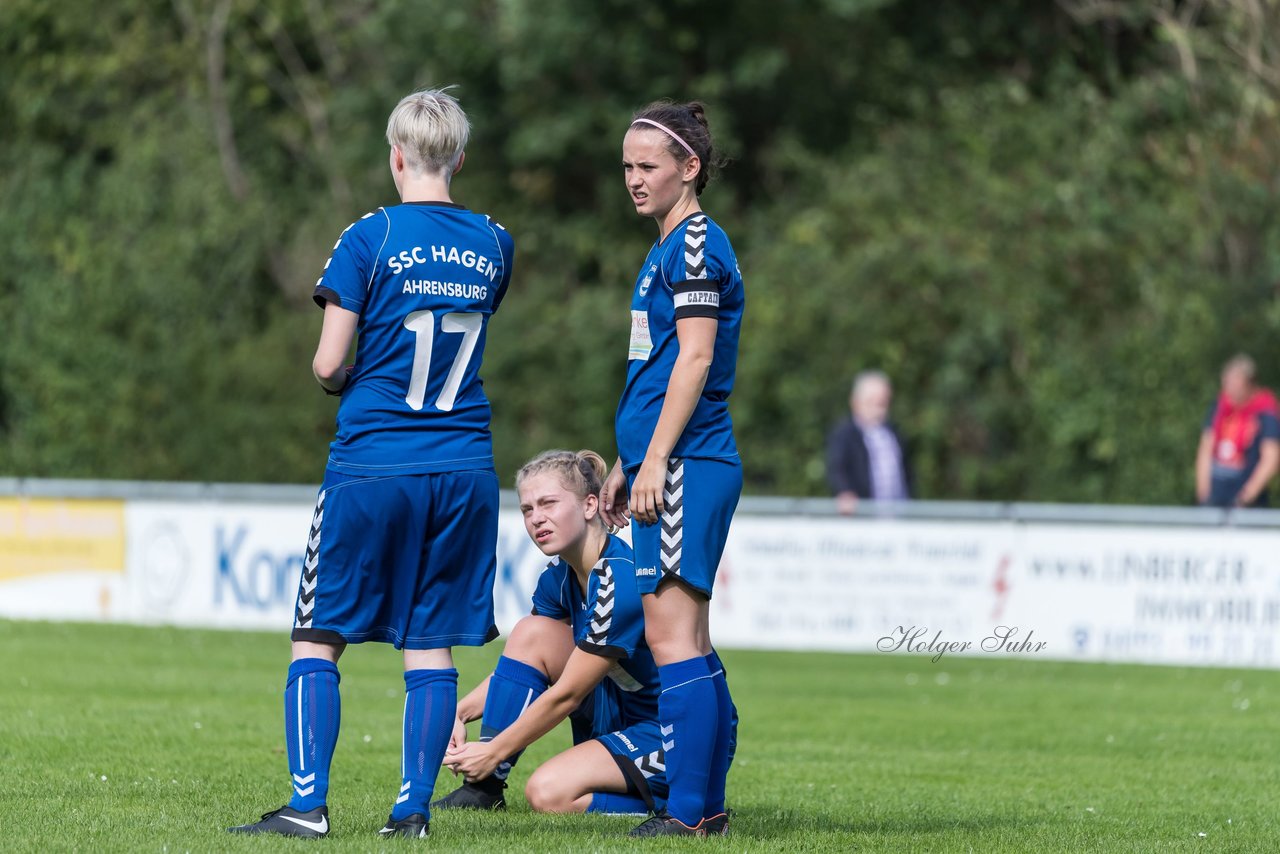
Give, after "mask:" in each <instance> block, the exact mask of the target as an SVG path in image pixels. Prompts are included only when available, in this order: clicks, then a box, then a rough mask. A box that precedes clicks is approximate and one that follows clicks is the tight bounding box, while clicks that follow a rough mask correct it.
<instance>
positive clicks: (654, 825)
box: [627, 812, 707, 836]
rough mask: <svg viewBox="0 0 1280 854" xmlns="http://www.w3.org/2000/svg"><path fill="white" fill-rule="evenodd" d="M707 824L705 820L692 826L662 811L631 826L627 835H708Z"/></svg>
mask: <svg viewBox="0 0 1280 854" xmlns="http://www.w3.org/2000/svg"><path fill="white" fill-rule="evenodd" d="M705 824H706V822H705V821H700V822H698V826H697V827H690V826H689V825H687V824H685V823H684V822H683V821H681V820H680V819H678V818H673V817H671V816H669V815H667V814H666V813H665V812H660V813H656V814H654V815H652V816H650V817H649V818H647V819H645V820H644V821H642V822H641V823H640V824H638V825H636V826H635V827H633V828H631V832H630V833H628V834H627V836H706V835H707V831H706V828H705V827H704V825H705Z"/></svg>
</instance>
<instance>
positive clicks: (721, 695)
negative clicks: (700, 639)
mask: <svg viewBox="0 0 1280 854" xmlns="http://www.w3.org/2000/svg"><path fill="white" fill-rule="evenodd" d="M706 662H707V668H708V669H709V670H710V671H711V684H712V685H714V686H715V689H716V712H717V723H716V743H715V748H714V749H713V750H712V752H711V769H710V772H709V774H708V776H707V803H706V806H705V807H704V808H703V810H702V814H703V817H704V818H712V817H714V816H717V815H720V814H721V813H723V812H724V792H725V786H726V784H727V781H728V777H729V764H730V763H731V762H733V753H734V747H735V746H736V745H735V744H734V742H735V740H736V739H735V738H734V730H735V729H736V728H737V717H738V716H737V713H736V710H735V709H734V706H733V698H732V697H731V696H729V683H728V681H727V680H726V679H725V674H724V664H722V663H721V662H720V656H718V655H716V653H715V651H714V650H712V651H711V653H710V654H708V655H707V657H706Z"/></svg>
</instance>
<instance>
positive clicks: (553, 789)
mask: <svg viewBox="0 0 1280 854" xmlns="http://www.w3.org/2000/svg"><path fill="white" fill-rule="evenodd" d="M604 474H605V462H604V460H603V459H602V458H601V457H600V456H599V455H598V454H595V453H593V452H591V451H580V452H578V453H576V454H575V453H571V452H569V451H549V452H547V453H544V454H542V455H540V456H538V457H537V458H535V459H534V460H532V461H530V462H529V463H527V464H526V465H525V466H524V467H523V468H521V469H520V472H519V473H518V474H517V476H516V489H517V491H518V492H519V495H520V510H521V513H522V514H523V516H524V523H525V528H526V530H527V531H528V532H529V536H530V537H532V538H533V541H534V542H535V543H536V544H537V546H538V548H539V549H540V550H541V551H542V552H543V553H544V554H546V555H549V556H554V557H555V558H556V559H555V560H553V561H552V562H551V563H550V564H549V565H548V567H547V569H546V570H545V571H544V572H543V574H542V576H541V577H540V578H539V580H538V585H537V589H536V591H535V592H534V596H533V613H532V614H531V615H530V616H528V617H525V618H524V619H523V620H521V621H520V622H519V623H518V624H517V625H516V627H515V629H514V630H513V631H512V633H511V637H510V638H509V640H508V641H507V645H506V648H505V650H504V654H503V656H502V658H501V659H499V661H498V665H497V667H496V668H495V669H494V672H493V674H492V675H491V676H490V677H489V678H488V679H486V680H485V681H484V682H482V683H481V684H480V685H479V686H478V687H477V688H476V689H475V690H474V691H472V692H471V693H470V694H469V695H467V697H465V698H464V699H463V700H461V701H460V702H459V704H458V724H457V726H456V727H455V732H454V738H453V742H452V743H451V745H450V748H449V751H448V753H447V754H446V755H445V759H444V764H445V765H446V766H449V767H451V768H452V769H453V770H454V771H456V772H460V773H463V774H465V775H466V778H467V782H466V783H465V784H464V785H463V786H462V787H460V788H459V789H457V790H456V791H454V792H453V793H452V794H450V795H448V796H447V797H445V798H442V799H440V800H439V801H436V803H435V804H433V805H432V806H433V807H435V808H470V809H500V808H502V807H503V806H505V800H504V798H503V794H502V792H503V789H504V788H506V783H505V780H506V778H507V775H508V774H509V773H510V771H511V767H512V766H513V765H514V764H515V763H516V761H517V760H518V759H519V757H520V753H521V752H522V751H523V750H524V748H526V747H528V746H529V745H530V744H531V743H533V742H534V741H535V740H537V739H538V738H540V737H541V736H542V735H544V734H546V733H547V732H549V731H550V730H551V729H552V728H554V727H555V726H556V725H557V724H558V723H560V721H562V720H564V719H565V718H566V717H567V718H569V719H570V720H571V722H572V724H573V731H574V742H575V745H574V747H572V748H570V749H569V750H566V751H565V752H563V753H561V754H559V755H557V756H555V757H553V758H552V759H550V760H548V761H547V762H546V763H544V764H543V765H541V766H540V767H539V768H538V769H537V770H536V771H534V773H533V775H532V776H531V777H530V778H529V781H528V783H527V784H526V786H525V797H526V799H527V800H528V802H529V805H530V806H531V807H532V808H533V809H534V810H537V811H539V812H558V813H570V812H584V811H590V812H606V813H622V814H638V813H639V814H643V813H645V812H648V811H656V810H658V809H660V808H661V805H662V804H663V803H664V802H665V798H666V790H667V786H666V777H665V774H664V771H665V749H664V746H663V739H662V735H661V731H660V728H659V724H658V719H657V718H658V672H657V666H656V665H655V664H654V661H653V655H652V654H651V653H650V652H649V648H648V646H647V645H646V643H645V640H644V616H643V610H642V608H641V604H640V593H639V591H638V589H637V588H636V580H635V567H634V563H633V559H632V553H631V547H630V546H628V545H627V544H626V543H625V542H623V541H622V540H620V539H618V538H617V537H615V536H613V535H612V534H610V533H609V532H608V530H607V529H606V528H605V525H604V522H603V520H602V519H601V516H600V513H599V492H600V485H601V481H602V479H603V477H604ZM575 642H576V646H575ZM708 660H709V661H708V663H709V664H710V665H711V666H712V667H713V669H715V670H717V671H718V670H720V669H721V664H720V661H719V658H718V657H717V656H716V654H715V653H714V652H712V653H711V654H710V655H709V656H708ZM481 709H483V716H482V715H481ZM481 716H482V722H481V730H480V734H481V740H480V741H479V742H471V743H465V738H466V728H465V724H466V723H467V722H468V721H471V720H475V719H476V718H477V717H481ZM723 829H727V823H726V822H719V823H714V824H713V826H712V827H711V828H710V832H713V833H718V832H721V831H722V830H723Z"/></svg>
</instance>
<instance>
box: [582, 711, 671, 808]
mask: <svg viewBox="0 0 1280 854" xmlns="http://www.w3.org/2000/svg"><path fill="white" fill-rule="evenodd" d="M596 741H598V742H600V743H601V744H603V745H604V747H605V749H606V750H608V751H609V755H610V756H612V757H613V761H614V762H616V763H618V768H619V770H621V771H622V776H623V777H625V778H626V781H627V794H628V795H631V796H633V797H637V798H640V799H642V800H643V801H644V802H645V804H647V805H648V807H649V809H651V810H653V811H654V812H657V811H658V810H661V809H662V808H663V807H664V806H666V803H667V791H668V790H667V752H666V750H664V749H663V747H662V734H661V731H660V730H659V728H658V722H657V721H641V722H640V723H636V724H632V725H631V726H629V727H627V728H626V729H621V730H618V731H616V732H610V733H606V734H605V735H601V736H598V737H597V738H596Z"/></svg>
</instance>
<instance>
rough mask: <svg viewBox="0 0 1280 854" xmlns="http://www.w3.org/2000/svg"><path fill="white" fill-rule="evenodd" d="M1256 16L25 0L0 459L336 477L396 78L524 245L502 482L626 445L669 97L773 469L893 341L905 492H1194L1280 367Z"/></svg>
mask: <svg viewBox="0 0 1280 854" xmlns="http://www.w3.org/2000/svg"><path fill="white" fill-rule="evenodd" d="M1274 8H1275V4H1274V3H1273V2H1269V0H1268V2H1263V3H1261V4H1256V3H1246V2H1244V0H1220V2H1216V3H1190V4H1175V3H1172V2H1164V1H1163V0H1160V2H1153V3H1137V2H1135V3H1132V4H1129V5H1126V4H1123V3H1117V4H1094V3H1088V2H1068V0H1063V2H1061V3H1060V4H1058V5H1053V4H1047V3H1039V2H1027V0H992V2H984V3H965V4H957V3H950V4H937V3H933V2H928V0H823V2H813V3H803V4H801V3H796V4H779V3H776V2H763V0H745V2H738V3H729V2H692V0H666V2H656V3H648V4H641V5H635V4H630V3H622V2H616V1H615V0H606V2H593V0H565V2H560V3H532V2H525V1H524V0H489V2H479V3H467V4H459V3H443V2H424V3H399V4H390V3H376V2H373V0H364V2H356V3H343V4H329V3H321V2H318V0H299V1H298V2H284V3H256V2H249V0H169V1H168V2H161V0H121V2H117V3H111V4H106V5H103V4H90V3H86V2H81V3H74V2H73V3H62V4H48V3H43V2H37V0H8V2H6V3H4V4H0V81H2V82H0V115H3V116H5V120H4V121H3V122H0V198H3V199H4V202H5V204H4V205H3V207H0V218H2V219H3V234H4V235H5V236H4V239H3V240H0V310H2V311H3V317H4V318H5V321H4V326H3V334H0V474H7V475H24V476H56V477H129V478H165V479H207V480H265V481H303V482H314V481H316V480H317V479H318V478H319V477H320V473H321V468H322V465H323V462H322V461H323V459H324V455H325V445H326V443H327V442H328V440H329V438H330V436H331V433H332V424H333V413H334V409H335V404H334V402H333V400H332V399H330V398H327V397H325V396H324V395H322V394H320V393H319V391H318V389H316V387H315V385H314V382H313V381H312V380H311V377H310V371H309V367H310V356H311V353H312V349H313V347H314V343H315V338H316V335H317V332H318V330H319V324H320V313H319V312H318V311H317V310H316V309H315V308H314V306H313V305H311V303H310V299H309V296H310V291H311V288H312V286H313V284H314V282H315V279H316V276H318V275H319V272H320V270H321V268H322V267H323V265H324V262H325V259H326V257H327V254H328V252H329V251H330V248H331V247H332V244H333V240H334V239H335V237H336V236H337V234H338V233H339V232H340V231H341V230H342V228H344V227H345V226H346V224H347V223H349V222H350V221H351V220H353V219H355V218H356V217H358V216H360V215H361V214H363V213H364V212H366V211H368V210H370V209H372V208H374V207H376V206H378V205H380V204H388V203H392V202H394V201H395V197H394V190H393V188H392V186H391V182H390V180H389V177H388V176H387V171H386V165H385V163H386V146H385V142H384V141H383V139H382V131H383V127H384V123H385V120H386V114H387V112H388V111H389V109H390V107H391V105H392V104H394V102H395V101H396V99H397V98H399V97H400V96H401V95H403V94H404V93H406V92H407V91H409V90H411V89H413V88H415V87H419V86H424V85H440V84H444V83H456V84H458V87H459V88H458V90H457V94H458V95H459V96H460V98H461V99H462V101H463V103H464V105H465V107H466V108H467V110H468V112H469V114H470V115H471V117H472V120H473V123H474V125H475V134H474V138H473V142H472V145H471V147H470V149H469V152H468V161H467V165H466V168H465V170H464V172H463V174H462V176H461V177H460V178H459V180H458V183H457V185H456V186H457V197H458V199H459V200H461V201H463V202H464V203H466V204H468V205H470V206H472V207H474V208H476V209H479V210H485V211H490V212H492V213H493V214H495V215H496V216H497V217H498V218H499V219H500V220H501V221H502V222H503V223H504V224H505V225H506V226H507V227H508V228H509V229H510V230H511V231H512V232H513V233H514V234H515V236H516V238H517V247H518V249H517V252H518V256H517V266H518V269H517V276H516V280H515V283H514V285H513V289H512V292H511V294H510V296H509V298H508V301H507V302H506V304H505V305H504V307H503V311H502V312H500V313H499V315H498V316H497V318H495V320H494V322H493V325H492V327H491V334H490V342H489V350H488V353H487V354H486V363H485V372H484V375H485V377H486V382H487V386H486V387H487V390H488V392H489V394H490V398H491V399H492V401H493V403H494V437H495V445H496V450H497V454H498V464H499V469H500V471H501V472H502V473H503V474H504V478H503V479H504V481H508V482H509V477H508V476H507V475H509V473H510V472H511V471H513V470H514V468H515V467H516V466H517V465H518V464H519V463H520V462H521V461H522V460H523V459H525V458H527V457H528V456H530V455H532V454H534V453H536V452H537V451H539V450H542V449H544V448H546V447H549V446H564V447H583V446H588V447H594V448H597V449H599V450H601V451H602V452H604V453H605V454H606V455H608V454H610V453H612V451H613V446H612V416H613V408H614V405H615V403H616V400H617V396H618V393H619V391H620V389H621V385H622V379H623V376H624V374H625V367H626V366H625V361H624V351H625V346H626V344H625V339H626V335H627V323H628V315H627V310H626V303H627V300H628V295H629V293H630V288H631V285H632V282H633V280H634V275H635V271H636V268H637V265H638V264H639V261H640V259H641V258H642V257H643V253H644V252H645V250H646V248H647V247H648V245H649V244H650V242H651V241H652V240H653V238H654V236H655V232H654V228H653V225H652V223H651V222H649V221H645V220H639V219H637V218H636V217H635V216H634V213H633V212H632V211H631V208H630V204H629V203H628V201H627V198H626V194H625V192H624V191H623V188H622V183H621V170H620V169H619V166H618V156H619V147H620V142H621V135H622V132H623V131H624V129H625V127H626V125H627V119H628V118H629V116H630V114H631V112H632V111H633V110H634V109H635V108H637V107H639V106H640V105H642V104H644V103H645V102H647V101H649V100H651V99H653V98H655V97H662V96H669V97H674V98H680V99H684V98H690V97H698V98H700V99H702V100H704V101H706V102H707V103H708V104H709V114H710V116H711V118H712V121H713V126H714V130H715V132H716V134H717V137H718V139H719V140H720V142H721V143H722V145H723V147H724V148H725V149H726V151H727V152H728V153H729V154H730V155H731V157H732V163H731V165H730V166H729V168H728V169H727V170H726V172H725V173H724V175H723V177H722V179H721V180H720V181H718V182H715V183H713V184H712V185H711V188H710V189H709V190H708V191H707V193H706V196H705V198H704V204H705V206H706V207H707V208H708V210H710V211H711V213H712V214H713V215H714V216H715V217H716V218H717V219H718V220H719V221H721V222H722V223H723V224H724V225H725V226H726V228H727V229H728V231H729V233H730V235H731V236H732V237H733V239H734V241H735V244H736V246H737V249H738V252H739V257H740V260H741V262H742V268H743V271H744V273H745V275H746V280H747V290H748V317H747V321H746V324H745V326H744V330H743V346H742V354H741V362H740V368H739V381H738V387H737V391H736V392H735V396H734V403H733V407H734V415H735V419H736V421H737V424H738V436H739V441H740V443H741V445H742V448H743V453H744V458H745V460H746V471H747V479H748V489H749V490H750V491H753V492H756V493H786V494H818V493H821V492H822V491H823V490H824V487H823V479H822V444H823V439H824V434H825V432H826V430H827V428H828V426H829V425H830V424H831V423H832V422H833V421H834V419H836V418H837V417H839V416H840V414H841V413H842V412H843V411H844V407H845V399H846V396H847V392H848V384H849V380H850V378H851V377H852V374H853V373H854V372H855V371H856V370H858V369H860V368H863V367H867V366H879V367H882V368H884V369H885V370H887V371H888V372H889V373H890V374H891V375H892V376H893V377H894V379H895V381H896V384H897V389H898V404H897V411H898V415H899V418H900V419H901V421H902V422H903V426H904V427H905V429H906V432H907V434H908V436H909V437H910V439H911V440H912V443H913V448H914V459H915V463H916V466H917V469H918V471H919V475H920V477H919V480H920V491H921V493H922V494H923V495H926V496H928V497H935V498H987V499H1009V500H1015V499H1024V500H1069V501H1117V502H1118V501H1126V502H1143V503H1176V502H1181V501H1183V500H1185V499H1186V497H1187V496H1188V495H1189V492H1190V470H1191V455H1192V453H1193V449H1194V446H1195V442H1196V435H1197V433H1198V429H1199V423H1200V419H1201V418H1202V417H1203V414H1204V410H1205V408H1206V406H1207V404H1208V402H1209V400H1210V398H1211V396H1212V394H1213V392H1214V388H1215V375H1216V369H1217V366H1218V364H1219V363H1220V362H1221V361H1222V360H1223V359H1224V358H1226V357H1227V356H1228V355H1230V354H1231V353H1232V352H1234V351H1236V350H1239V349H1244V350H1248V351H1250V352H1252V353H1253V354H1254V355H1255V356H1256V357H1257V358H1258V359H1259V361H1260V364H1262V365H1263V371H1264V377H1263V378H1264V380H1274V379H1275V378H1276V374H1275V371H1274V369H1273V367H1272V366H1273V365H1275V364H1276V360H1277V359H1280V344H1277V343H1276V341H1277V336H1276V334H1275V333H1276V331H1277V330H1278V329H1280V303H1278V301H1277V298H1276V290H1275V282H1276V281H1277V277H1278V276H1277V274H1278V273H1280V256H1277V254H1276V250H1275V249H1274V247H1275V246H1276V245H1277V244H1276V240H1275V237H1276V223H1275V221H1276V213H1277V202H1276V198H1277V194H1276V190H1277V189H1280V170H1278V169H1277V164H1278V163H1280V160H1278V158H1277V153H1278V152H1277V147H1278V145H1280V143H1277V142H1276V140H1278V139H1280V133H1278V132H1277V131H1280V127H1277V125H1278V124H1280V110H1278V109H1277V107H1278V106H1280V96H1278V93H1277V91H1276V89H1275V86H1274V84H1273V83H1272V82H1271V81H1274V80H1277V79H1280V75H1277V74H1275V73H1274V71H1275V69H1274V68H1272V67H1269V66H1268V63H1269V62H1273V60H1272V57H1274V56H1276V55H1277V53H1278V51H1280V40H1277V39H1276V38H1275V37H1274V36H1271V35H1270V33H1272V32H1274V31H1276V28H1275V27H1274V26H1273V24H1274V20H1273V18H1274ZM1259 15H1261V16H1262V19H1261V20H1260V19H1259V18H1258V16H1259ZM1258 33H1261V34H1262V35H1257V34H1258ZM1273 64H1274V62H1273Z"/></svg>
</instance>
